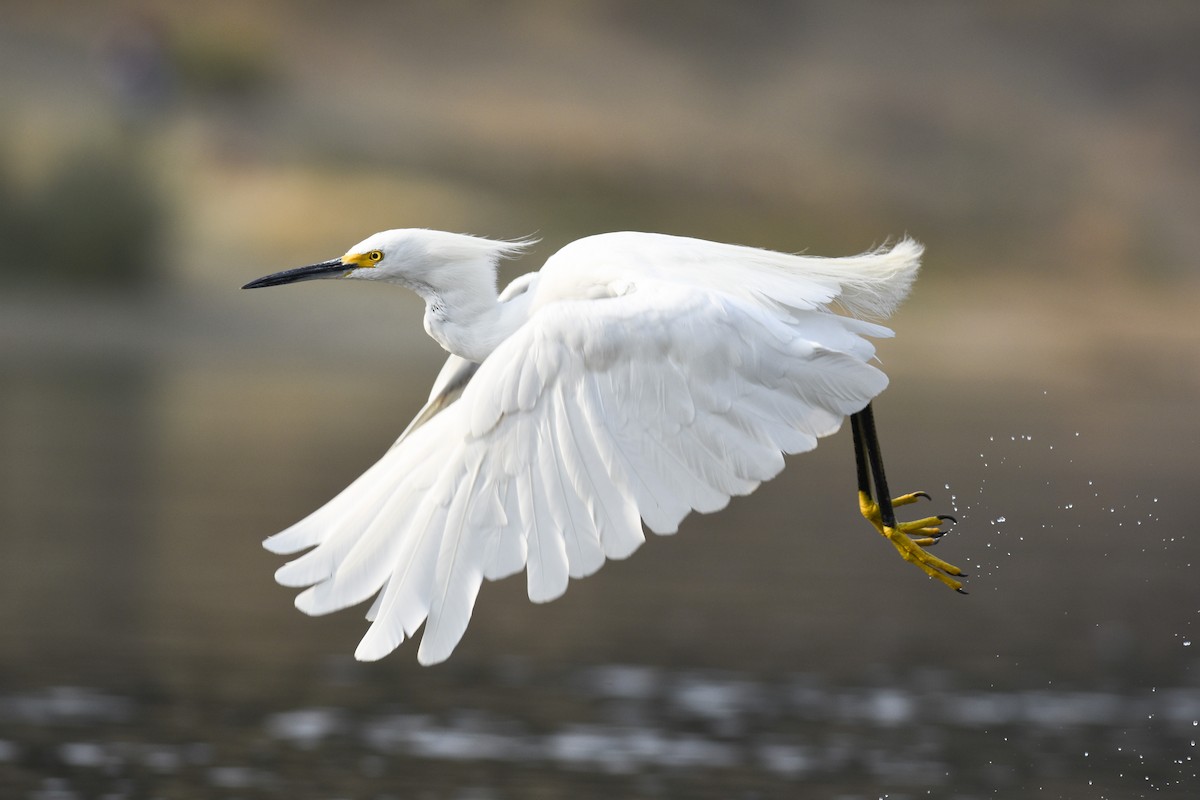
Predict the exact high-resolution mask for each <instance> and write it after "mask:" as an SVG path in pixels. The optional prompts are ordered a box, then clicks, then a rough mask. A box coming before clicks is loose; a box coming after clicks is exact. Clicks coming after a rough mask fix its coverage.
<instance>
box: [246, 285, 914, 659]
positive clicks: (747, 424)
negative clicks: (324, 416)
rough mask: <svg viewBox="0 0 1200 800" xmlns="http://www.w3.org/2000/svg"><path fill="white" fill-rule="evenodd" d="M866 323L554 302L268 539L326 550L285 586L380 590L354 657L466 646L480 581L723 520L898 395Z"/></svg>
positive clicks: (301, 599)
mask: <svg viewBox="0 0 1200 800" xmlns="http://www.w3.org/2000/svg"><path fill="white" fill-rule="evenodd" d="M890 333H891V332H890V331H889V330H888V329H887V328H883V327H880V326H878V325H874V324H871V323H867V322H863V321H859V320H855V319H850V318H847V317H842V316H838V315H834V314H831V313H828V312H825V311H820V310H813V311H798V310H791V311H788V312H786V313H783V312H780V311H779V310H778V309H770V308H767V307H765V306H763V305H759V304H756V303H754V302H751V301H748V300H746V299H743V298H738V297H735V296H733V295H730V294H726V293H723V292H719V291H715V290H711V289H703V288H701V289H697V288H695V287H689V286H681V285H678V284H671V283H659V282H646V281H643V282H639V283H638V284H637V286H636V287H634V288H633V290H632V291H630V293H628V294H625V295H623V296H620V297H612V298H606V299H601V300H581V301H567V302H559V303H554V304H551V305H548V306H546V307H544V308H542V309H540V310H539V311H538V312H537V313H535V314H534V315H533V316H532V317H531V319H530V320H529V322H527V323H526V324H525V325H524V326H523V327H522V328H521V329H519V330H518V331H517V332H516V333H514V334H513V335H512V336H511V337H510V338H509V339H507V340H506V341H505V342H504V343H503V344H502V345H500V346H499V347H498V348H497V349H496V350H495V351H494V352H493V353H492V354H491V355H490V356H489V357H488V358H487V360H486V361H485V362H484V363H483V364H482V365H481V366H480V367H479V369H478V371H477V372H476V373H475V375H474V376H473V378H471V380H470V382H469V384H467V385H466V387H465V389H464V390H463V392H462V395H461V397H460V399H459V400H458V401H457V402H456V403H454V404H453V405H450V406H449V407H447V408H445V409H444V410H442V411H441V413H439V414H437V415H436V416H433V417H431V418H430V419H429V420H428V421H427V422H426V423H425V424H424V425H421V426H420V427H417V428H415V429H413V430H412V432H411V433H410V434H409V435H408V437H407V438H406V439H405V440H404V441H403V443H402V445H401V446H398V447H395V448H393V449H391V450H389V451H388V452H387V453H386V454H385V455H384V456H383V458H382V459H381V460H380V461H379V462H378V463H376V464H375V465H374V466H373V467H371V468H370V469H369V470H368V471H367V472H366V473H364V474H363V475H362V476H361V477H360V478H359V479H358V480H356V481H355V482H354V483H353V484H351V485H350V486H349V487H348V488H347V489H346V490H344V491H343V492H342V493H341V494H340V495H338V496H337V497H336V498H334V499H333V500H332V501H330V502H329V503H328V504H327V505H326V506H325V507H323V508H321V509H320V510H318V511H317V512H315V513H314V514H313V515H312V516H310V517H309V518H308V519H306V520H303V521H302V522H300V523H298V524H297V525H295V526H293V527H292V528H289V529H288V530H286V531H284V532H282V533H280V534H278V535H276V536H274V537H271V538H270V539H268V540H267V542H266V543H265V544H266V547H267V548H268V549H270V550H272V551H274V552H279V553H293V552H297V551H299V550H301V549H304V548H306V547H310V546H313V545H316V547H315V548H314V549H313V550H311V551H310V552H308V553H305V554H304V555H303V556H301V557H300V558H298V559H296V560H295V561H292V562H291V563H289V564H286V565H285V566H283V567H282V568H280V570H279V571H278V572H277V574H276V579H277V580H278V581H279V582H280V583H282V584H284V585H287V586H298V587H299V586H308V587H310V588H308V589H307V590H306V591H304V592H302V593H301V594H300V595H299V596H298V597H297V599H296V605H297V607H299V608H300V609H301V610H302V611H305V612H307V613H310V614H323V613H328V612H331V611H334V610H337V609H339V608H344V607H346V606H349V605H352V604H355V603H358V602H361V601H363V600H366V599H367V598H369V597H370V596H371V595H373V594H377V597H376V600H375V603H374V604H373V605H372V606H371V609H370V611H369V612H368V615H367V616H368V619H371V620H372V624H371V627H370V629H369V630H368V632H367V634H366V636H365V637H364V638H363V640H362V642H361V644H360V645H359V647H358V650H357V652H356V656H357V657H358V658H360V659H364V660H373V659H378V658H381V657H382V656H384V655H386V654H387V653H389V652H391V651H392V650H393V649H395V648H396V647H397V646H398V645H399V644H400V643H401V642H402V641H403V640H404V639H405V638H406V637H411V636H413V635H414V634H415V633H416V631H417V629H418V628H419V627H420V626H421V625H422V623H424V624H425V634H424V637H423V640H422V642H421V648H420V651H419V652H418V659H419V660H420V661H421V663H423V664H432V663H436V662H439V661H442V660H444V659H445V658H447V657H448V656H449V655H450V653H451V651H452V650H453V649H454V647H455V646H456V645H457V643H458V641H459V640H460V639H461V638H462V635H463V632H464V631H465V629H466V626H467V623H468V621H469V619H470V616H471V611H472V608H473V607H474V604H475V599H476V596H477V594H478V591H479V587H480V585H481V583H482V581H483V579H484V578H488V579H491V580H496V579H499V578H503V577H505V576H508V575H512V574H514V573H516V572H519V571H521V570H522V569H525V570H526V572H527V576H528V590H529V597H530V599H531V600H533V601H535V602H545V601H549V600H553V599H554V598H556V597H558V596H559V595H561V594H562V593H563V592H564V591H565V590H566V588H567V582H568V579H569V578H571V577H576V578H578V577H583V576H585V575H589V574H591V573H593V572H595V571H596V570H597V569H599V568H600V567H601V566H602V565H603V563H604V561H605V559H608V558H625V557H626V556H628V555H629V554H631V553H632V552H633V551H634V550H636V549H637V547H638V546H639V545H640V544H641V543H642V541H644V535H643V532H642V521H644V522H645V524H646V527H648V528H649V529H650V530H652V531H654V532H655V533H660V534H666V533H672V532H674V531H675V530H676V529H677V527H678V525H679V523H680V521H681V520H682V519H683V518H684V517H685V516H686V515H687V514H688V513H689V512H690V511H692V510H696V511H700V512H711V511H716V510H718V509H720V508H722V507H724V506H725V505H726V503H728V501H729V498H730V497H731V496H734V495H743V494H748V493H749V492H752V491H754V489H755V488H757V487H758V485H759V484H760V483H761V482H762V481H764V480H767V479H769V478H771V477H773V476H774V475H776V474H777V473H778V472H779V471H780V470H781V469H782V468H783V465H784V461H783V455H782V453H799V452H802V451H805V450H810V449H812V448H813V447H815V446H816V443H817V439H818V437H821V436H826V435H828V434H831V433H833V432H834V431H836V430H837V429H838V427H839V426H840V424H841V421H842V419H843V417H844V416H845V415H846V414H850V413H853V412H856V411H859V410H860V409H862V408H863V406H865V405H866V403H867V402H868V401H870V399H871V398H872V397H874V396H875V395H876V394H878V393H879V392H880V391H882V390H883V388H884V386H886V384H887V378H886V377H885V376H884V375H883V373H882V372H880V371H879V370H877V369H875V368H874V367H872V366H871V365H869V364H868V363H867V361H868V360H869V359H870V358H871V356H872V355H873V353H874V349H873V347H872V346H871V344H870V343H869V342H868V341H867V340H866V339H863V338H862V336H863V335H871V336H888V335H890Z"/></svg>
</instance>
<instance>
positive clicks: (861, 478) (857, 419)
mask: <svg viewBox="0 0 1200 800" xmlns="http://www.w3.org/2000/svg"><path fill="white" fill-rule="evenodd" d="M867 408H870V405H868V406H867ZM862 414H863V412H861V411H860V412H858V413H857V414H851V415H850V429H851V431H853V433H854V468H855V471H857V472H858V493H859V495H863V496H865V497H866V499H867V500H870V499H871V473H870V471H869V469H868V467H867V451H866V449H865V447H866V446H865V445H864V443H863V432H862V419H861V417H862Z"/></svg>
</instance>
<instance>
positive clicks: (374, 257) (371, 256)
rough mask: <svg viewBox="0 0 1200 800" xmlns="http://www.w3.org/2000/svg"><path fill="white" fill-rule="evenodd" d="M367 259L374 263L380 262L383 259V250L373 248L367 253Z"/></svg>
mask: <svg viewBox="0 0 1200 800" xmlns="http://www.w3.org/2000/svg"><path fill="white" fill-rule="evenodd" d="M367 260H368V261H370V262H371V263H372V264H378V263H379V262H380V261H381V260H383V251H382V250H372V251H371V252H369V253H367Z"/></svg>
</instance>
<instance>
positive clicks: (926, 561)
mask: <svg viewBox="0 0 1200 800" xmlns="http://www.w3.org/2000/svg"><path fill="white" fill-rule="evenodd" d="M921 498H925V499H926V500H928V499H929V495H928V494H926V493H925V492H911V493H910V494H903V495H900V496H899V497H896V498H894V499H893V500H892V507H893V508H895V507H898V506H907V505H910V504H912V503H915V502H917V501H918V500H920V499H921ZM858 508H859V510H860V511H861V512H862V515H863V516H864V517H866V519H867V521H868V522H870V523H871V524H872V525H874V526H875V530H877V531H878V532H879V534H880V535H881V536H883V537H884V538H886V539H887V540H888V541H889V542H891V543H892V545H893V546H894V547H895V548H896V550H898V551H899V552H900V557H901V558H903V559H904V560H905V561H907V562H909V563H911V564H916V565H917V566H918V567H920V568H921V569H922V570H923V571H924V572H925V574H926V575H928V576H929V577H931V578H937V579H938V580H939V581H941V582H942V583H944V584H946V585H947V586H949V587H950V588H951V589H953V590H954V591H956V592H959V593H960V594H966V592H965V591H963V585H962V581H959V580H955V579H954V578H953V577H951V576H958V577H966V573H965V572H963V571H962V570H961V569H959V568H958V567H956V566H954V565H953V564H951V563H949V562H946V561H943V560H942V559H940V558H938V557H937V556H934V555H932V554H931V553H928V552H926V550H925V549H924V548H926V547H932V546H933V545H935V544H937V543H938V541H939V540H940V539H941V538H942V537H943V536H945V535H946V531H944V530H942V525H943V523H945V522H956V520H955V519H954V517H951V516H949V515H947V514H938V515H937V516H935V517H924V518H922V519H917V520H913V521H912V522H897V523H896V526H895V527H894V528H889V527H887V526H885V525H884V524H883V514H882V513H881V512H880V510H879V504H878V503H876V502H875V501H874V500H872V499H871V497H870V496H869V495H867V494H866V493H865V492H859V493H858Z"/></svg>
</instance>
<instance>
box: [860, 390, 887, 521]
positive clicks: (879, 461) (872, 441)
mask: <svg viewBox="0 0 1200 800" xmlns="http://www.w3.org/2000/svg"><path fill="white" fill-rule="evenodd" d="M857 416H858V417H860V422H859V424H860V426H861V427H862V438H863V440H864V442H865V444H866V449H867V458H868V459H869V460H870V462H871V474H872V475H874V476H875V496H876V498H877V500H876V501H877V502H878V503H879V516H880V518H881V519H882V520H883V527H885V528H895V527H896V511H895V509H893V508H892V496H891V494H889V493H888V485H887V476H886V475H884V474H883V453H882V452H881V451H880V449H879V434H878V433H876V432H875V411H874V410H873V409H872V408H871V404H870V403H867V407H866V408H864V409H863V410H862V411H860V412H858V414H857ZM860 472H861V471H860ZM859 481H860V484H861V481H862V477H861V474H860V476H859Z"/></svg>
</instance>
